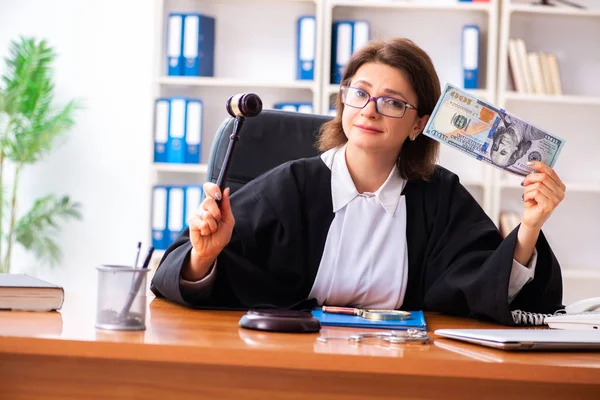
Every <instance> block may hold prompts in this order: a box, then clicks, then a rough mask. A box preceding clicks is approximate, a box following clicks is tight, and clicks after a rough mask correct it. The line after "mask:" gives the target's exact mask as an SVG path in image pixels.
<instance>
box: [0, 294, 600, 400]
mask: <svg viewBox="0 0 600 400" xmlns="http://www.w3.org/2000/svg"><path fill="white" fill-rule="evenodd" d="M150 300H151V301H150V303H149V307H148V313H149V314H148V321H147V326H148V328H147V330H146V331H141V332H112V331H103V330H96V329H95V328H94V307H95V305H94V303H93V301H90V302H88V301H84V300H81V299H78V298H74V297H71V296H70V295H69V294H67V297H66V301H65V305H64V307H63V309H62V310H61V312H60V313H41V314H37V313H22V312H10V311H1V312H0V399H2V400H9V399H38V398H44V399H61V400H62V399H78V400H80V399H86V400H89V399H102V400H105V399H144V400H150V399H177V400H185V399H199V398H202V399H204V398H207V399H241V398H251V399H265V400H266V399H303V400H304V399H342V398H343V399H364V398H375V399H392V398H393V399H397V398H402V397H403V398H411V399H413V398H423V399H434V398H444V399H464V398H475V397H477V398H482V399H496V398H502V399H504V398H513V399H514V398H527V399H537V398H545V399H547V398H595V399H598V398H600V353H536V354H533V353H509V352H504V351H501V350H493V349H487V348H483V347H479V346H475V345H469V344H462V343H457V342H453V341H450V340H445V339H438V338H435V337H434V336H433V335H432V337H433V340H432V343H431V344H427V345H415V344H413V345H394V346H392V347H389V346H385V345H377V344H361V345H351V344H349V343H347V342H345V341H336V342H332V343H328V344H321V343H318V342H317V341H316V337H317V334H299V335H294V334H274V333H263V332H258V331H249V330H245V329H241V328H239V327H238V325H237V323H238V320H239V318H240V316H241V314H242V313H240V312H216V311H194V310H189V309H185V308H183V307H180V306H177V305H174V304H171V303H168V302H166V301H163V300H160V299H150ZM427 322H428V327H429V330H431V331H433V330H434V329H438V328H442V327H489V326H490V325H489V324H487V325H486V324H483V323H479V322H476V321H472V320H467V319H457V318H449V317H445V316H440V315H435V314H428V315H427ZM355 331H356V330H355V329H352V330H348V329H342V328H323V330H322V332H323V333H324V334H328V335H338V334H340V335H341V334H347V333H348V332H355Z"/></svg>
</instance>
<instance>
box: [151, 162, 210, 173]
mask: <svg viewBox="0 0 600 400" xmlns="http://www.w3.org/2000/svg"><path fill="white" fill-rule="evenodd" d="M152 168H153V169H154V171H156V172H177V173H180V172H183V173H190V174H205V173H206V171H207V168H208V165H206V164H175V163H154V164H152Z"/></svg>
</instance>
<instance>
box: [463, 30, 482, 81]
mask: <svg viewBox="0 0 600 400" xmlns="http://www.w3.org/2000/svg"><path fill="white" fill-rule="evenodd" d="M479 41H480V35H479V27H478V26H477V25H465V26H464V27H463V31H462V67H463V77H464V88H465V89H477V88H478V87H479V84H478V80H479Z"/></svg>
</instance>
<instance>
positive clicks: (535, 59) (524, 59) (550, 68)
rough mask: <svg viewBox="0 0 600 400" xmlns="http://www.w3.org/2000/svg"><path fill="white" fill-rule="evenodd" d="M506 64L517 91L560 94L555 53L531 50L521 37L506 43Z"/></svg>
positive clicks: (560, 86) (560, 85)
mask: <svg viewBox="0 0 600 400" xmlns="http://www.w3.org/2000/svg"><path fill="white" fill-rule="evenodd" d="M508 64H509V71H510V77H511V81H512V84H513V87H514V90H515V91H516V92H519V93H532V94H553V95H560V94H562V84H561V81H560V73H559V69H558V59H557V57H556V55H555V54H552V53H546V52H539V51H531V52H527V46H526V45H525V42H524V41H523V39H519V38H511V39H509V43H508Z"/></svg>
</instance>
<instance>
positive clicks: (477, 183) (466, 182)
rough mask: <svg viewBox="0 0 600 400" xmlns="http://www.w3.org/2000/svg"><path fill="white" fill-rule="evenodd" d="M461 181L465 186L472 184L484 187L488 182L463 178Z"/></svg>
mask: <svg viewBox="0 0 600 400" xmlns="http://www.w3.org/2000/svg"><path fill="white" fill-rule="evenodd" d="M460 183H461V184H462V185H463V186H471V187H473V186H476V187H482V188H483V187H485V186H486V183H485V182H484V181H482V180H480V179H461V180H460Z"/></svg>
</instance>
